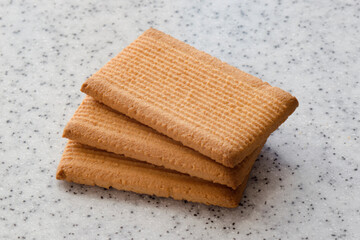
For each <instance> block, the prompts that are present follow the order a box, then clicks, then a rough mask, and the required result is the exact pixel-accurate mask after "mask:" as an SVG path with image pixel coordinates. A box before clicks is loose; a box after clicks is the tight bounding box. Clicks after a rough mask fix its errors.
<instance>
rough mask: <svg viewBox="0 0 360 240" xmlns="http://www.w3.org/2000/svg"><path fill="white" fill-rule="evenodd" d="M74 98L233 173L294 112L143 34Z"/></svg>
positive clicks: (197, 55) (191, 53) (213, 62)
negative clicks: (82, 97) (100, 106)
mask: <svg viewBox="0 0 360 240" xmlns="http://www.w3.org/2000/svg"><path fill="white" fill-rule="evenodd" d="M81 91H83V92H84V93H87V94H88V95H90V96H92V97H94V98H95V99H96V100H98V101H100V102H103V103H105V104H106V105H108V106H109V107H111V108H113V109H115V110H117V111H119V112H121V113H124V114H125V115H127V116H129V117H131V118H134V119H136V120H138V121H139V122H141V123H143V124H145V125H148V126H150V127H151V128H154V129H155V130H157V131H158V132H160V133H163V134H165V135H167V136H169V137H170V138H172V139H174V140H176V141H180V142H181V143H183V144H184V145H185V146H188V147H190V148H193V149H194V150H196V151H199V152H200V153H202V154H204V155H206V156H208V157H210V158H212V159H214V160H216V161H217V162H219V163H221V164H223V165H225V166H228V167H234V166H235V165H237V164H238V163H239V162H240V161H241V160H242V159H244V158H245V157H246V156H248V155H249V154H251V153H252V152H253V151H254V150H255V149H256V148H257V147H258V146H259V145H260V144H261V143H262V142H264V141H265V139H267V137H268V136H269V135H270V134H271V132H273V131H274V130H275V129H276V128H278V127H279V126H280V124H281V123H283V122H284V121H285V120H286V118H287V117H288V116H289V115H290V114H291V113H292V112H293V111H294V110H295V108H296V107H297V106H298V101H297V100H296V98H295V97H293V96H292V95H291V94H289V93H287V92H285V91H283V90H281V89H280V88H276V87H272V86H270V85H269V84H268V83H265V82H263V81H261V80H260V79H258V78H256V77H254V76H251V75H250V74H247V73H244V72H242V71H240V70H239V69H237V68H235V67H232V66H230V65H228V64H226V63H224V62H222V61H220V60H219V59H217V58H214V57H212V56H210V55H208V54H206V53H204V52H201V51H199V50H197V49H195V48H193V47H191V46H189V45H187V44H185V43H183V42H181V41H179V40H177V39H174V38H173V37H171V36H169V35H166V34H164V33H162V32H160V31H158V30H155V29H149V30H147V31H146V32H145V33H143V34H142V35H141V36H140V37H139V38H137V39H136V40H135V41H134V42H133V43H131V44H130V45H129V46H128V47H126V48H125V49H124V50H123V51H121V52H120V53H119V54H118V55H117V56H116V57H115V58H113V59H112V60H111V61H110V62H108V63H107V64H106V65H105V66H104V67H103V68H101V69H100V70H99V71H98V72H97V73H95V74H94V75H92V76H91V77H90V78H89V79H87V80H86V82H85V83H84V84H83V86H82V88H81Z"/></svg>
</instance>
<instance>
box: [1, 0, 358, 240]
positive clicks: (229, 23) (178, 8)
mask: <svg viewBox="0 0 360 240" xmlns="http://www.w3.org/2000/svg"><path fill="white" fill-rule="evenodd" d="M55 2H56V3H55ZM220 2H221V3H220ZM150 26H152V27H154V28H158V29H159V30H162V31H164V32H166V33H169V34H171V35H173V36H175V37H176V38H179V39H181V40H185V41H186V42H188V43H190V44H191V45H194V46H195V47H197V48H199V49H201V50H204V51H206V52H208V53H210V54H212V55H214V56H216V57H219V58H220V59H222V60H224V61H226V62H229V63H230V64H232V65H235V66H237V67H239V68H240V69H242V70H244V71H247V72H249V73H251V74H254V75H256V76H258V77H260V78H262V79H263V80H265V81H268V82H270V83H271V84H273V85H275V86H278V87H281V88H283V89H285V90H288V91H290V92H292V93H293V94H294V95H295V96H296V97H297V98H298V99H299V102H300V107H299V108H298V109H297V111H296V113H295V114H294V115H292V116H291V117H290V118H289V119H288V121H287V122H286V123H285V124H284V125H282V126H281V127H280V129H279V130H277V131H276V132H275V133H274V134H273V135H272V136H271V137H270V139H269V140H268V142H267V144H266V146H265V148H264V149H263V151H262V153H261V157H260V158H259V159H258V160H257V162H256V164H255V167H254V169H253V171H252V174H251V179H250V182H249V185H248V188H247V189H246V192H245V197H244V198H243V200H242V202H241V205H240V206H239V208H237V209H233V210H231V209H223V208H218V207H209V206H205V205H201V204H193V203H185V202H183V201H174V200H171V199H163V198H155V197H150V196H146V195H137V194H134V193H128V192H123V191H116V190H113V189H111V190H104V189H101V188H97V187H87V186H80V185H76V184H70V183H66V182H60V181H57V180H55V177H54V175H55V171H56V167H57V164H58V163H59V160H60V157H61V153H62V150H63V147H64V145H65V143H66V140H65V139H62V138H61V134H62V129H63V128H64V125H65V124H66V122H67V121H68V120H69V119H70V117H71V115H72V114H73V113H74V111H75V109H76V107H77V106H78V105H79V103H80V102H81V100H82V98H83V97H84V95H83V94H81V93H80V91H79V89H80V86H81V84H82V82H83V81H84V80H85V79H86V78H87V77H88V76H89V75H91V74H92V73H94V72H95V71H96V70H97V69H98V68H100V67H101V66H102V65H103V64H105V63H106V62H107V61H108V60H109V59H110V58H111V57H113V56H114V55H115V54H117V53H118V52H119V51H120V50H121V49H122V48H124V47H125V46H126V45H127V44H129V43H130V42H132V41H133V40H134V39H135V38H136V37H137V36H138V35H139V34H140V33H141V32H143V31H144V30H146V29H148V28H149V27H150ZM359 26H360V5H359V1H355V0H353V1H351V0H348V1H306V2H303V1H292V2H290V1H269V2H268V3H264V2H262V1H218V3H215V1H214V3H211V1H208V2H206V1H182V2H181V3H171V1H169V2H168V3H165V2H164V1H114V2H112V3H108V2H106V3H105V2H102V1H99V2H96V1H61V3H60V1H10V0H4V1H0V174H1V175H0V176H1V182H0V239H360V227H359V226H360V202H359V201H360V200H359V199H360V184H359V183H360V160H359V155H360V139H359V131H360V130H359V126H360V83H359V69H360V62H359V59H360V29H359Z"/></svg>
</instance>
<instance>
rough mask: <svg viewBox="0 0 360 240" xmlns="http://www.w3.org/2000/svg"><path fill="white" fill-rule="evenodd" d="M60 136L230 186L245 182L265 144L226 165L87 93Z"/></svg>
mask: <svg viewBox="0 0 360 240" xmlns="http://www.w3.org/2000/svg"><path fill="white" fill-rule="evenodd" d="M63 137H66V138H69V139H71V140H74V141H76V142H79V143H82V144H86V145H89V146H92V147H95V148H98V149H102V150H106V151H108V152H113V153H116V154H123V155H125V156H127V157H130V158H135V159H138V160H141V161H145V162H148V163H151V164H154V165H157V166H163V167H165V168H168V169H172V170H176V171H178V172H181V173H187V174H189V175H191V176H194V177H198V178H202V179H204V180H208V181H212V182H215V183H220V184H223V185H227V186H229V187H231V188H233V189H235V188H237V187H238V186H239V185H240V184H241V183H242V182H243V181H244V179H245V177H246V175H247V173H248V172H249V171H250V168H251V167H252V165H253V164H254V162H255V160H256V158H257V156H258V154H259V153H260V151H261V148H262V146H263V144H264V143H262V144H261V146H259V147H258V148H257V149H256V150H255V151H254V152H253V153H251V154H250V155H249V156H248V157H246V158H245V159H244V160H243V161H242V162H241V163H240V164H238V165H237V166H235V167H234V168H229V167H225V166H223V165H221V164H219V163H217V162H215V161H213V160H212V159H210V158H208V157H206V156H204V155H202V154H200V153H198V152H196V151H194V150H193V149H190V148H188V147H185V146H183V145H182V144H181V143H179V142H176V141H174V140H172V139H171V138H169V137H166V136H164V135H162V134H160V133H158V132H156V131H155V130H153V129H151V128H150V127H147V126H145V125H143V124H141V123H139V122H137V121H135V120H133V119H130V118H129V117H127V116H125V115H123V114H121V113H119V112H115V111H114V110H112V109H110V108H109V107H107V106H105V105H104V104H102V103H99V102H97V101H96V100H94V99H93V98H92V97H89V96H86V97H85V99H84V101H83V102H82V103H81V105H80V106H79V108H78V109H77V110H76V112H75V114H74V116H73V117H72V118H71V120H70V121H69V123H68V124H67V125H66V127H65V129H64V133H63Z"/></svg>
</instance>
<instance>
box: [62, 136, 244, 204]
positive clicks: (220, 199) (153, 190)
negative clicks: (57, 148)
mask: <svg viewBox="0 0 360 240" xmlns="http://www.w3.org/2000/svg"><path fill="white" fill-rule="evenodd" d="M250 171H251V168H249V170H248V172H247V173H246V176H247V177H246V179H245V180H244V181H243V183H242V184H241V185H240V186H239V187H238V188H237V189H235V190H233V189H231V188H229V187H226V186H223V185H221V184H217V183H211V182H208V181H205V180H202V179H199V178H195V177H190V176H189V175H186V174H182V173H178V172H176V171H173V170H168V169H165V168H162V167H158V166H154V165H151V164H148V163H144V162H140V161H137V160H134V159H131V158H126V157H124V156H122V155H117V154H113V153H109V152H105V151H102V150H98V149H95V148H92V147H88V146H86V145H82V144H80V143H76V142H74V141H69V142H68V144H67V145H66V148H65V150H64V153H63V156H62V158H61V161H60V164H59V166H58V169H57V173H56V178H57V179H59V180H66V181H69V182H75V183H80V184H86V185H92V186H94V185H96V186H100V187H104V188H109V187H113V188H116V189H119V190H126V191H132V192H136V193H141V194H149V195H156V196H159V197H171V198H173V199H176V200H187V201H191V202H199V203H204V204H207V205H217V206H221V207H228V208H235V207H237V206H238V205H239V202H240V200H241V197H242V194H243V192H244V190H245V187H246V183H247V179H248V177H249V174H250Z"/></svg>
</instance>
